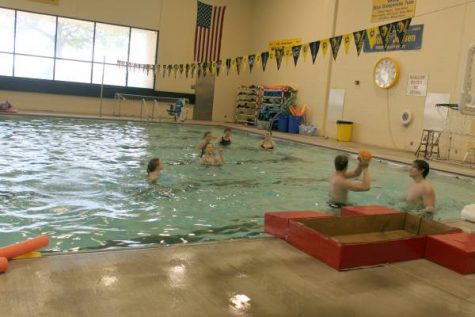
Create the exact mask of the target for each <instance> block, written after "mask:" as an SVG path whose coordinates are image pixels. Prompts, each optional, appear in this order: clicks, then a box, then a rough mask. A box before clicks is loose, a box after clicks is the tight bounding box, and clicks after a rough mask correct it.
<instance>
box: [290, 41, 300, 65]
mask: <svg viewBox="0 0 475 317" xmlns="http://www.w3.org/2000/svg"><path fill="white" fill-rule="evenodd" d="M301 49H302V45H297V46H292V56H293V57H294V66H297V61H298V60H299V57H300V50H301Z"/></svg>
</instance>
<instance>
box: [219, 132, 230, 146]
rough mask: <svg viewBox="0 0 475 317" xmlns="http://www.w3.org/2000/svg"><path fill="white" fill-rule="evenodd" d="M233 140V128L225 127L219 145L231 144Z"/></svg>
mask: <svg viewBox="0 0 475 317" xmlns="http://www.w3.org/2000/svg"><path fill="white" fill-rule="evenodd" d="M231 142H232V140H231V129H230V128H226V129H224V135H222V136H221V138H220V139H218V143H217V144H218V145H222V146H227V145H230V144H231Z"/></svg>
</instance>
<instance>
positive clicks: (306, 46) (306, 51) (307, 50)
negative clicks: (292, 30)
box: [302, 43, 310, 63]
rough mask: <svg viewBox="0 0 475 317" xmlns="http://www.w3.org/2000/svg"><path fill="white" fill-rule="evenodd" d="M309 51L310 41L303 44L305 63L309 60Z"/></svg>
mask: <svg viewBox="0 0 475 317" xmlns="http://www.w3.org/2000/svg"><path fill="white" fill-rule="evenodd" d="M309 51H310V46H309V45H308V43H305V44H302V55H303V61H304V63H305V62H306V61H307V55H308V52H309Z"/></svg>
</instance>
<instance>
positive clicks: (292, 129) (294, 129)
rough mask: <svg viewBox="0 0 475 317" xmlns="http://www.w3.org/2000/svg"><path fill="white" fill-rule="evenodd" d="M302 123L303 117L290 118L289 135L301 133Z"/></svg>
mask: <svg viewBox="0 0 475 317" xmlns="http://www.w3.org/2000/svg"><path fill="white" fill-rule="evenodd" d="M301 123H302V117H298V116H289V133H299V126H300V124H301Z"/></svg>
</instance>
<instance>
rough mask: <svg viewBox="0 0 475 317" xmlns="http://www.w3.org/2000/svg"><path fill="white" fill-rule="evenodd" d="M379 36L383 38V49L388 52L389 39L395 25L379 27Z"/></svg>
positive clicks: (389, 24)
mask: <svg viewBox="0 0 475 317" xmlns="http://www.w3.org/2000/svg"><path fill="white" fill-rule="evenodd" d="M378 28H379V35H380V36H381V41H382V42H383V48H384V50H386V48H387V47H388V44H389V37H390V36H391V33H392V32H393V30H394V26H393V23H388V24H384V25H380V26H379V27H378Z"/></svg>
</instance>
